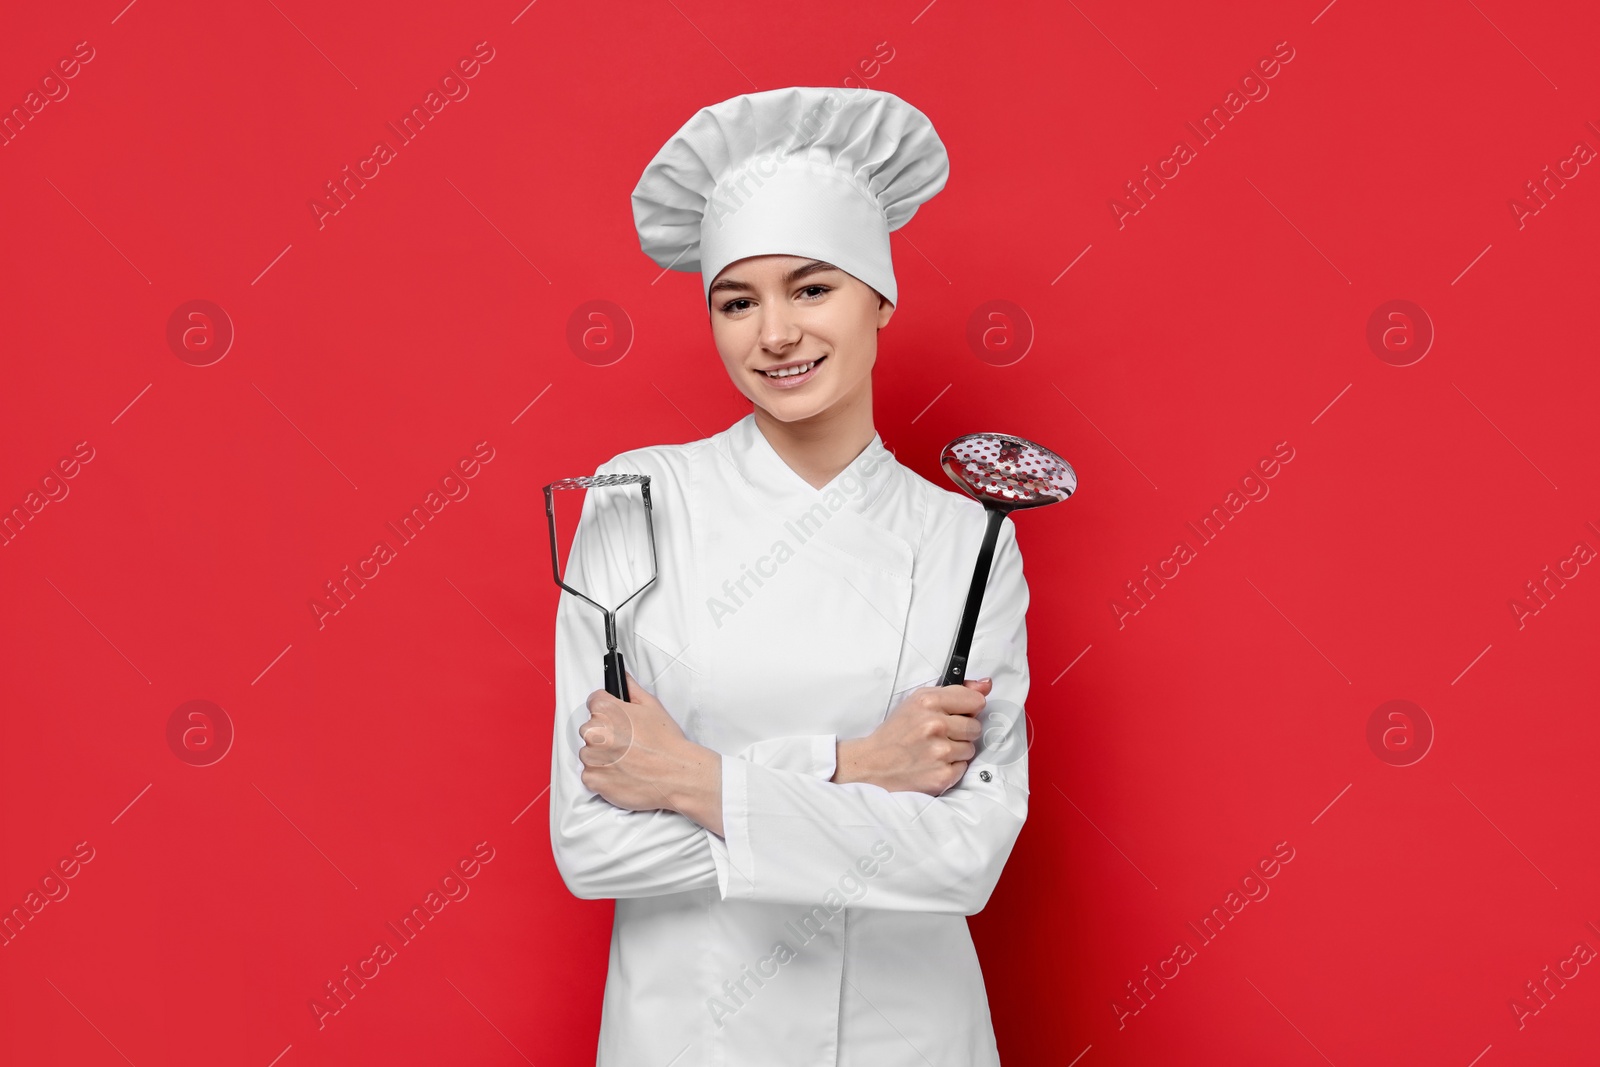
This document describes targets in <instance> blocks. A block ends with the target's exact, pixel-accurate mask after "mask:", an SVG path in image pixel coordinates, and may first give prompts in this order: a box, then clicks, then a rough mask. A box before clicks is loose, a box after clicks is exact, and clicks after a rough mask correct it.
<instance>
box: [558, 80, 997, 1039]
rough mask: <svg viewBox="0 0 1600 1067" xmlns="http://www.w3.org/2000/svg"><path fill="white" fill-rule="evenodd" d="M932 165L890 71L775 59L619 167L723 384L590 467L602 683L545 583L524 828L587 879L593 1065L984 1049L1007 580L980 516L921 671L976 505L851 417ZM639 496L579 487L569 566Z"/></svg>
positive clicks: (863, 417) (628, 498)
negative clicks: (534, 793) (970, 618)
mask: <svg viewBox="0 0 1600 1067" xmlns="http://www.w3.org/2000/svg"><path fill="white" fill-rule="evenodd" d="M947 172H948V163H947V161H946V158H945V153H944V147H943V145H942V144H941V143H940V142H939V140H938V137H937V136H936V135H935V134H934V132H933V128H932V126H931V124H929V122H928V120H927V118H926V117H925V116H923V115H922V113H921V112H919V111H917V110H916V109H914V108H912V107H910V106H909V105H907V104H906V103H905V102H904V101H902V100H900V99H898V98H897V97H894V96H891V95H890V94H887V93H880V92H874V91H871V90H857V91H854V92H852V91H847V90H835V89H822V88H809V87H793V88H788V89H779V90H774V91H771V92H766V93H754V94H749V95H747V96H742V97H736V98H734V99H732V100H727V101H723V102H722V103H720V104H717V105H715V106H713V107H710V108H706V109H703V110H701V111H700V112H699V113H697V114H696V115H695V117H694V118H693V119H691V120H690V121H689V123H687V124H686V125H685V126H684V127H683V128H682V129H681V130H679V132H678V133H677V134H676V135H674V137H673V138H672V140H670V141H668V142H667V144H666V146H664V147H663V148H662V150H661V152H660V153H658V155H657V156H656V159H655V160H654V161H653V162H652V163H651V164H650V166H649V167H648V168H647V169H646V171H645V174H644V176H643V178H642V179H641V181H640V183H639V187H638V188H637V189H636V190H635V192H634V195H633V202H634V212H635V220H636V222H637V224H638V228H639V234H640V241H641V246H642V247H643V248H644V250H645V251H646V252H647V253H648V254H650V255H651V256H652V258H654V259H655V260H656V262H657V263H658V264H660V265H662V266H669V265H671V266H674V267H675V269H684V270H699V271H700V272H701V275H702V282H703V288H704V291H705V293H706V297H707V308H708V312H709V314H710V318H711V332H712V337H713V340H714V341H715V343H716V346H717V351H718V352H719V353H720V355H721V357H722V361H723V365H724V367H725V368H726V370H727V372H728V374H729V376H730V378H731V379H732V381H733V384H734V386H735V388H737V389H738V390H739V391H740V393H742V394H743V395H744V396H745V397H746V398H747V399H748V400H749V401H750V403H751V412H750V414H749V415H746V416H745V417H743V418H741V419H740V420H739V421H738V422H736V423H734V424H733V425H732V426H730V427H729V428H727V429H726V430H723V431H722V432H720V433H717V434H714V435H712V436H711V437H708V438H705V439H703V440H700V441H695V442H691V443H689V444H682V445H661V446H655V447H650V448H641V449H636V450H632V451H629V452H625V453H622V454H621V455H618V456H616V457H614V458H613V459H611V460H610V461H608V462H606V463H604V464H601V465H600V467H599V469H598V470H597V472H596V473H599V474H607V473H633V474H648V475H649V476H650V478H651V484H650V491H651V498H652V502H653V505H654V521H655V531H656V552H657V559H658V566H659V577H658V579H657V581H656V583H655V584H654V585H653V586H651V587H650V588H649V589H648V590H646V591H645V592H644V593H643V594H641V595H640V596H638V597H636V598H634V599H633V600H632V601H630V602H629V603H628V604H627V606H625V607H624V608H623V609H622V610H621V611H620V612H619V613H618V620H617V629H618V634H619V641H620V643H621V647H622V650H623V654H624V658H625V660H626V663H627V664H628V666H629V677H628V686H629V693H630V702H628V703H624V702H622V701H620V700H618V699H616V698H614V697H612V696H610V695H609V694H608V693H606V692H605V691H604V690H603V689H597V688H596V685H597V683H598V682H599V681H600V678H601V670H600V668H601V658H602V656H603V654H604V651H605V643H604V635H603V625H602V618H601V616H600V613H599V612H597V611H595V610H594V609H593V608H592V607H591V606H589V605H586V604H583V603H581V602H580V601H578V600H577V599H576V598H574V597H571V596H570V595H567V594H563V595H562V597H561V600H560V605H559V608H558V617H557V629H556V699H557V715H556V723H555V736H554V741H553V746H552V747H553V754H552V760H551V790H550V797H551V811H550V835H551V844H552V848H553V850H554V853H555V859H556V864H557V867H558V869H559V870H560V872H561V875H562V878H563V879H564V880H565V881H566V884H567V886H568V888H569V889H571V891H572V892H573V893H574V894H576V895H577V896H579V897H582V898H585V899H600V898H615V899H616V914H615V920H614V926H613V932H612V940H611V954H610V969H609V972H608V974H607V979H606V992H605V1000H604V1006H603V1010H602V1020H601V1034H600V1047H599V1057H598V1061H597V1062H598V1063H599V1064H600V1065H602V1067H605V1065H616V1067H622V1065H629V1067H632V1065H641V1067H666V1065H667V1064H672V1065H673V1067H690V1065H701V1064H731V1065H756V1064H797V1065H800V1064H803V1065H806V1067H816V1065H819V1064H832V1065H840V1067H846V1065H849V1067H895V1065H899V1064H906V1065H911V1064H917V1065H926V1064H935V1065H944V1064H950V1065H956V1064H960V1065H963V1067H970V1065H975V1064H997V1063H998V1062H999V1057H998V1053H997V1051H996V1048H995V1041H994V1033H993V1028H992V1026H991V1023H990V1017H989V1010H988V1003H987V1000H986V997H985V992H984V985H983V976H982V973H981V971H980V969H979V966H978V960H977V956H976V953H975V952H974V950H973V945H972V940H971V937H970V936H969V934H968V931H967V924H966V918H965V917H966V916H968V915H972V914H976V913H977V912H978V911H980V910H982V908H983V906H984V904H985V903H986V902H987V900H988V899H989V895H990V893H991V892H992V891H993V889H994V886H995V883H996V882H997V880H998V879H999V876H1000V871H1001V868H1002V866H1003V865H1004V863H1005V861H1006V858H1007V857H1008V856H1009V854H1010V852H1011V847H1012V845H1013V843H1014V842H1015V840H1016V837H1017V834H1018V832H1019V831H1020V830H1021V827H1022V823H1023V821H1024V819H1025V818H1026V815H1027V798H1028V773H1027V754H1026V740H1025V726H1024V721H1025V720H1024V715H1023V712H1022V704H1023V701H1024V699H1025V698H1026V696H1027V690H1028V665H1027V658H1026V629H1025V625H1024V617H1025V614H1026V611H1027V605H1028V590H1027V584H1026V582H1025V581H1024V579H1023V574H1022V559H1021V555H1020V553H1019V551H1018V548H1017V544H1016V537H1015V530H1014V528H1013V527H1012V525H1011V523H1010V521H1009V520H1007V521H1006V522H1005V523H1004V524H1003V526H1002V529H1001V535H1000V541H999V545H998V548H997V550H996V555H995V559H994V565H993V568H992V571H991V573H990V577H989V582H988V587H987V592H986V595H985V598H984V602H983V610H982V614H981V615H980V617H979V622H978V628H977V633H976V636H975V639H974V643H973V648H972V654H971V658H970V660H969V668H968V673H969V675H970V676H972V677H973V679H974V680H971V681H968V682H967V683H966V684H965V685H952V686H939V685H938V684H937V683H938V681H939V676H940V673H941V671H942V668H943V666H944V663H943V660H944V657H945V656H946V655H947V654H948V651H949V649H950V646H951V643H952V641H953V639H954V634H955V630H956V626H957V623H958V621H959V619H960V615H961V609H962V606H963V603H964V600H965V595H966V588H967V585H968V583H969V581H970V577H971V572H972V566H973V562H974V561H975V559H976V557H977V552H978V546H979V543H980V541H981V539H982V535H983V528H984V512H983V509H982V507H981V506H979V505H978V504H977V503H976V502H975V501H973V500H970V499H968V498H966V497H964V496H962V495H960V494H958V493H955V492H952V491H950V490H948V489H944V488H942V487H939V486H935V485H934V484H932V483H931V482H929V481H927V480H926V479H924V478H922V477H921V476H920V475H918V474H916V473H914V472H913V471H911V470H910V469H908V468H906V467H904V466H902V465H900V464H899V463H898V462H897V461H896V460H895V458H894V456H893V455H891V454H890V453H889V452H888V451H887V450H886V449H885V448H884V446H883V442H882V439H881V437H880V436H879V435H878V434H877V433H876V431H875V430H874V428H873V422H872V370H873V366H874V363H875V361H876V355H877V332H878V330H880V329H882V328H883V327H884V326H886V325H887V324H888V323H889V321H890V318H891V316H892V315H893V313H894V310H895V304H896V301H897V299H898V291H897V288H896V286H895V281H894V274H893V270H892V264H891V261H890V256H889V240H888V235H889V231H890V230H891V229H894V228H898V227H899V226H900V225H902V224H904V222H905V221H906V220H908V219H909V218H910V217H911V215H912V214H913V213H914V212H915V210H916V208H917V206H918V205H919V204H921V203H922V202H924V201H926V200H927V199H928V198H929V197H931V196H932V195H934V194H935V193H936V192H938V191H939V189H940V188H942V187H943V185H944V181H945V177H946V174H947ZM794 368H799V370H798V372H795V370H794ZM777 372H786V373H777ZM907 372H909V373H914V369H908V371H907ZM642 510H643V509H642V505H641V503H640V500H639V493H638V490H637V488H636V487H626V488H611V489H596V490H590V491H589V492H588V494H587V496H586V499H585V502H584V506H583V509H582V515H581V518H580V521H579V527H578V532H577V534H576V535H575V537H574V543H573V547H572V550H571V553H570V555H569V558H568V562H567V573H568V575H569V577H568V579H567V580H568V582H569V583H570V584H573V585H576V586H577V587H578V588H580V589H583V590H584V591H585V592H587V593H589V595H591V596H593V597H594V598H595V599H596V600H600V601H602V602H606V601H607V600H609V603H610V604H612V605H615V604H616V603H618V602H620V601H621V600H622V599H623V598H625V597H626V596H627V595H628V594H629V593H631V592H632V591H634V590H636V589H638V588H639V587H640V586H641V585H642V584H643V583H644V582H645V581H646V580H647V579H648V577H649V575H650V573H651V556H650V549H649V545H648V542H647V540H646V539H645V537H644V528H643V523H642ZM980 676H983V677H980ZM641 679H642V681H641Z"/></svg>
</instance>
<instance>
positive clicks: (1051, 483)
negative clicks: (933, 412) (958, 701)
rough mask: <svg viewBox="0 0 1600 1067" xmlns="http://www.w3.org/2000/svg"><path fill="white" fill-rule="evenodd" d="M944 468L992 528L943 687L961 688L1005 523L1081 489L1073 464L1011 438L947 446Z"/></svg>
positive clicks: (972, 437) (979, 437) (975, 436)
mask: <svg viewBox="0 0 1600 1067" xmlns="http://www.w3.org/2000/svg"><path fill="white" fill-rule="evenodd" d="M939 466H941V467H943V468H944V472H945V473H946V474H948V475H949V476H950V480H951V481H953V482H955V483H956V485H958V486H960V487H961V491H962V492H964V493H966V494H967V495H968V496H970V497H972V498H973V499H974V500H976V501H977V502H978V503H980V504H982V505H983V506H984V509H985V510H986V511H987V512H988V515H987V519H988V524H987V526H986V527H985V528H984V531H983V543H982V546H981V547H980V548H979V550H978V563H977V566H976V567H974V568H973V573H972V584H971V585H969V586H968V587H967V602H966V606H965V607H964V608H963V609H962V612H961V624H960V626H959V627H958V628H957V629H956V639H955V643H954V644H953V645H952V646H951V649H950V658H949V660H947V661H946V663H945V668H944V675H943V676H942V678H941V681H940V683H939V684H941V685H960V684H961V683H962V681H963V680H964V679H965V678H966V674H967V657H968V655H969V654H970V653H971V651H972V637H973V634H974V633H975V632H976V631H977V626H978V611H979V609H980V608H981V607H982V606H983V593H984V589H985V588H986V587H987V585H988V582H989V567H990V564H992V563H993V562H994V548H995V543H996V542H997V541H998V539H999V536H1000V520H1002V519H1004V518H1005V517H1006V515H1007V513H1009V512H1012V511H1018V510H1021V509H1022V508H1039V507H1044V506H1045V505H1046V504H1059V503H1060V502H1061V501H1063V500H1067V499H1070V498H1071V496H1072V494H1073V493H1075V492H1076V491H1077V489H1078V475H1077V472H1075V471H1074V470H1073V469H1072V464H1070V463H1068V462H1067V461H1066V460H1064V459H1062V458H1061V457H1060V456H1058V455H1056V454H1055V453H1054V452H1052V451H1050V450H1049V449H1048V448H1046V447H1044V446H1043V445H1039V444H1035V443H1034V442H1032V441H1029V440H1028V439H1026V438H1023V437H1014V436H1012V435H1011V434H1006V433H969V434H967V435H965V436H963V437H958V438H956V439H955V440H954V441H951V442H950V443H949V444H947V445H945V446H944V451H943V452H941V453H939Z"/></svg>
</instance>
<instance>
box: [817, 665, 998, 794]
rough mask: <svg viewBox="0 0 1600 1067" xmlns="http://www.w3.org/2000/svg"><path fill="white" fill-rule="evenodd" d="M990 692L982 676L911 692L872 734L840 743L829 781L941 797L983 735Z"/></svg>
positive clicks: (989, 684)
mask: <svg viewBox="0 0 1600 1067" xmlns="http://www.w3.org/2000/svg"><path fill="white" fill-rule="evenodd" d="M993 688H994V682H993V681H992V680H991V679H988V678H981V679H968V680H967V681H965V682H963V683H962V684H960V685H945V686H922V687H920V688H918V689H914V690H912V691H911V693H910V694H909V695H908V696H907V697H906V698H905V699H904V700H902V701H901V702H900V704H899V705H898V706H897V707H896V708H895V709H894V710H893V711H891V712H890V713H889V717H888V718H886V719H884V720H883V722H881V723H880V724H879V725H878V728H877V729H876V730H874V731H872V733H870V734H868V735H867V736H866V737H855V738H850V739H849V740H844V741H840V742H839V745H838V759H837V769H836V770H835V771H834V774H833V778H832V779H830V780H831V781H834V782H841V783H842V782H869V783H871V784H872V785H876V786H881V787H882V788H884V789H887V790H888V791H889V792H891V793H905V792H916V793H927V794H928V795H929V796H934V797H936V796H938V795H940V794H941V793H943V792H944V791H945V790H947V789H949V788H950V787H951V786H953V785H955V784H956V783H957V782H959V781H961V776H962V775H963V774H965V773H966V770H967V763H968V762H969V761H970V760H971V759H972V757H973V755H974V754H975V752H976V748H975V746H974V745H973V742H974V741H976V740H977V739H978V737H979V736H980V735H981V734H982V733H983V726H982V725H981V724H980V723H979V721H978V713H979V712H981V711H982V710H983V708H984V705H985V704H986V703H987V700H986V698H987V697H988V695H989V691H990V690H991V689H993Z"/></svg>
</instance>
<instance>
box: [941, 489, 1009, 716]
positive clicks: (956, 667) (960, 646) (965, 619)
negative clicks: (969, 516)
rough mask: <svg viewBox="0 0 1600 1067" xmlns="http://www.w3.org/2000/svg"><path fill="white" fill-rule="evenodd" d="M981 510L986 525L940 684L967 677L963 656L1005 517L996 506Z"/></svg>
mask: <svg viewBox="0 0 1600 1067" xmlns="http://www.w3.org/2000/svg"><path fill="white" fill-rule="evenodd" d="M985 510H986V511H988V512H989V525H988V526H986V527H985V528H984V531H983V547H982V548H980V549H979V550H978V565H977V566H976V567H974V568H973V570H972V584H971V585H969V586H968V587H967V606H966V608H964V609H963V610H962V612H961V627H960V629H958V630H957V631H956V643H955V647H954V648H952V649H951V650H950V662H949V663H948V664H946V666H945V669H944V677H943V678H942V679H941V680H940V682H939V684H940V685H960V684H961V683H962V682H963V681H965V680H966V677H967V656H968V654H969V653H970V652H971V651H972V635H973V632H974V631H976V630H977V628H978V609H979V608H981V607H983V591H984V589H985V588H986V587H987V586H988V584H989V567H990V565H991V564H992V563H994V546H995V542H996V541H998V540H999V539H1000V520H1001V519H1004V518H1005V517H1006V513H1005V512H1004V511H1002V510H1001V509H999V508H986V509H985Z"/></svg>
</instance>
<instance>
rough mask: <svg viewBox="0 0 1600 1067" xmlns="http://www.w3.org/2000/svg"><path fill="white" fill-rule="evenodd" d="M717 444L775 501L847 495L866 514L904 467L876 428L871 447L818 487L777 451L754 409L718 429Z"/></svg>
mask: <svg viewBox="0 0 1600 1067" xmlns="http://www.w3.org/2000/svg"><path fill="white" fill-rule="evenodd" d="M715 444H716V446H717V449H718V451H720V452H722V453H723V454H724V455H726V456H727V457H728V459H729V461H730V462H731V463H732V464H733V466H734V469H735V470H737V471H738V473H739V475H740V477H742V478H743V479H744V480H745V481H746V482H747V483H748V484H749V485H750V487H751V488H752V489H753V490H754V491H755V492H756V493H757V494H758V495H760V496H762V497H765V498H768V499H772V500H774V501H781V500H792V499H799V500H802V501H812V500H827V501H829V502H830V504H832V503H833V502H834V501H836V500H837V499H838V498H843V504H842V505H839V506H843V507H846V508H849V509H850V510H852V511H855V512H858V513H865V512H866V511H867V510H868V509H869V508H870V507H871V506H872V504H873V503H874V501H876V500H877V499H878V497H879V496H880V495H881V494H882V493H883V491H884V489H885V488H886V487H887V486H889V485H890V484H891V483H892V482H894V481H895V480H897V478H898V477H899V472H900V463H899V461H898V460H896V459H895V457H894V453H892V452H890V451H889V450H888V449H887V448H885V447H884V444H883V437H882V435H880V434H878V433H876V432H875V433H873V435H872V440H871V441H870V442H869V443H868V444H867V447H866V448H864V449H862V450H861V452H860V454H858V455H857V456H856V458H855V459H853V460H851V461H850V464H849V465H848V466H847V467H845V469H844V470H842V471H840V472H839V473H838V474H837V475H835V476H834V478H833V480H832V481H830V482H829V483H828V484H827V485H825V486H823V487H822V488H821V489H817V488H816V487H814V486H812V485H811V483H809V482H807V481H806V480H805V479H804V478H802V477H800V475H799V474H797V473H795V471H794V468H792V467H790V466H789V465H788V464H787V463H785V462H784V461H783V457H782V456H780V455H778V453H777V451H776V450H775V449H774V448H773V447H772V443H771V442H770V441H768V440H767V437H766V435H765V434H763V433H762V432H761V428H760V427H759V426H757V425H756V417H755V413H754V412H751V413H750V414H748V415H746V416H745V417H744V418H742V419H740V420H739V421H738V422H736V423H734V424H733V425H732V426H730V427H728V428H727V429H726V430H724V431H723V432H722V433H720V434H717V435H716V440H715ZM830 494H837V496H836V497H830Z"/></svg>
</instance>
